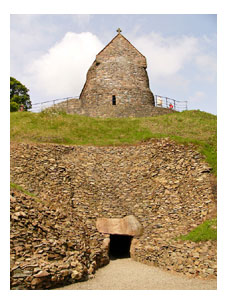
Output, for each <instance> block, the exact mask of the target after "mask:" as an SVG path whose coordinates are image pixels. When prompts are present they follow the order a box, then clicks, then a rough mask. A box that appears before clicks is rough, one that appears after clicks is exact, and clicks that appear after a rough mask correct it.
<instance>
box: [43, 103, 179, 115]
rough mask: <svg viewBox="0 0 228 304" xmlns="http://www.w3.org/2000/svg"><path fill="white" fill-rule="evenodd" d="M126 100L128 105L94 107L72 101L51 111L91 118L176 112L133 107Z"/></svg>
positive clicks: (165, 109)
mask: <svg viewBox="0 0 228 304" xmlns="http://www.w3.org/2000/svg"><path fill="white" fill-rule="evenodd" d="M127 99H128V98H126V104H127V106H126V105H122V104H117V105H115V106H114V105H112V104H105V105H102V104H101V105H100V103H99V102H98V103H95V104H94V105H93V106H90V107H87V106H83V102H82V100H80V99H70V100H68V101H64V102H61V103H58V104H56V105H55V106H54V107H50V108H49V110H52V109H57V110H63V111H66V113H68V114H79V115H83V116H90V117H102V118H109V117H119V118H120V117H148V116H150V117H151V116H159V115H165V114H169V113H173V112H175V111H173V110H171V109H167V108H161V107H154V106H151V105H143V104H141V105H132V104H131V103H128V101H127Z"/></svg>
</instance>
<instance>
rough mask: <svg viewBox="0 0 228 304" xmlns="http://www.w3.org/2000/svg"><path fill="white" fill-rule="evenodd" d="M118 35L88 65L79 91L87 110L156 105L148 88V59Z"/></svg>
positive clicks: (119, 33)
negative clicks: (83, 82) (84, 80)
mask: <svg viewBox="0 0 228 304" xmlns="http://www.w3.org/2000/svg"><path fill="white" fill-rule="evenodd" d="M117 32H118V33H117V35H116V36H115V37H114V38H113V39H112V40H111V41H110V42H109V43H108V44H107V45H106V47H105V48H104V49H103V50H101V51H100V52H99V53H98V54H97V56H96V59H95V60H94V62H93V64H92V65H91V67H90V68H89V70H88V72H87V76H86V82H85V84H84V87H83V89H82V92H81V94H80V97H79V99H80V101H81V106H82V108H83V109H84V110H86V109H89V108H90V109H91V108H94V107H95V108H96V109H97V108H98V112H99V108H100V109H104V108H106V109H107V108H110V109H111V108H115V107H120V108H121V109H124V108H128V107H130V108H131V109H132V110H134V109H136V110H137V108H140V107H142V106H149V107H151V106H152V107H153V106H154V96H153V93H152V92H151V90H150V87H149V79H148V75H147V71H146V68H147V62H146V58H145V56H143V55H142V54H141V53H140V52H139V51H138V50H137V49H136V48H135V47H134V46H133V45H132V44H131V43H130V42H129V41H128V40H127V39H126V38H125V37H124V36H123V35H122V34H121V30H120V29H118V30H117Z"/></svg>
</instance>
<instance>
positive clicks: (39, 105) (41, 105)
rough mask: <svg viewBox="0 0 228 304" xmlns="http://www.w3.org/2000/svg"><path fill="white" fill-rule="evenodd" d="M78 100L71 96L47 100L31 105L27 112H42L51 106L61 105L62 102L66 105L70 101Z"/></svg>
mask: <svg viewBox="0 0 228 304" xmlns="http://www.w3.org/2000/svg"><path fill="white" fill-rule="evenodd" d="M78 98H79V96H72V97H64V98H58V99H53V100H47V101H42V102H36V103H32V108H31V109H30V110H29V111H31V112H42V111H43V110H45V109H47V108H50V107H53V106H56V105H58V104H59V103H62V102H64V101H65V102H66V104H67V103H68V101H69V100H70V99H78ZM67 105H68V104H67Z"/></svg>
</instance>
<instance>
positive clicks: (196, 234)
mask: <svg viewBox="0 0 228 304" xmlns="http://www.w3.org/2000/svg"><path fill="white" fill-rule="evenodd" d="M178 239H181V240H189V241H193V242H200V241H209V240H217V219H211V220H207V221H205V222H203V223H202V224H201V225H199V226H198V227H196V228H195V229H193V230H192V231H190V232H189V233H188V234H187V235H181V236H180V237H178Z"/></svg>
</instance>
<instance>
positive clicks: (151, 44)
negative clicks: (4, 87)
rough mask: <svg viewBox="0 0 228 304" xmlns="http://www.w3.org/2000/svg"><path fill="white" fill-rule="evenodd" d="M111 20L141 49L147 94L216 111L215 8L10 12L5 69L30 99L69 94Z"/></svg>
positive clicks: (111, 32)
mask: <svg viewBox="0 0 228 304" xmlns="http://www.w3.org/2000/svg"><path fill="white" fill-rule="evenodd" d="M118 27H120V28H121V29H122V34H123V35H124V36H125V37H126V38H127V39H128V40H129V41H130V42H131V43H132V44H133V45H134V46H135V47H136V48H137V49H138V50H139V51H140V52H141V53H142V54H143V55H145V56H146V58H147V72H148V75H149V80H150V89H151V91H152V92H153V93H154V94H158V95H162V96H167V97H170V98H174V99H176V100H187V101H188V107H189V109H200V110H202V111H206V112H209V113H213V114H217V100H216V96H217V88H216V82H217V67H216V63H217V16H216V14H192V15H191V14H178V15H177V14H91V15H89V14H81V15H77V14H65V15H64V14H63V15H60V14H41V15H39V14H32V15H29V14H27V15H22V14H11V17H10V34H11V35H10V42H11V47H10V53H11V54H10V60H11V65H10V75H11V76H13V77H15V78H17V79H18V80H19V81H21V82H22V83H23V84H25V85H26V86H27V87H28V88H29V89H30V96H31V100H32V102H34V103H35V102H39V101H45V100H51V99H55V98H62V97H67V96H77V95H79V94H80V92H81V89H82V87H83V84H84V82H85V77H86V72H87V71H88V69H89V67H90V66H91V64H92V62H93V61H94V59H95V56H96V54H97V53H98V52H99V51H100V50H101V49H102V48H103V47H104V46H105V45H106V44H107V43H108V42H109V41H110V40H111V39H112V38H113V37H114V36H115V35H116V29H117V28H118Z"/></svg>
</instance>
